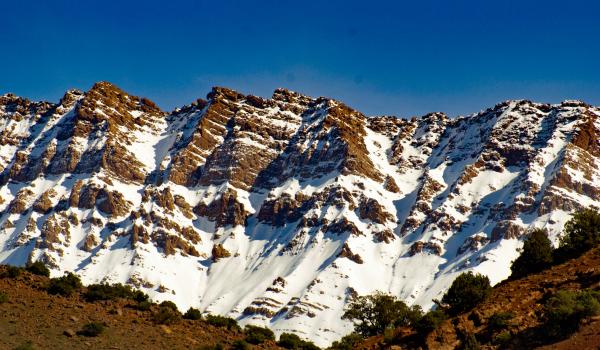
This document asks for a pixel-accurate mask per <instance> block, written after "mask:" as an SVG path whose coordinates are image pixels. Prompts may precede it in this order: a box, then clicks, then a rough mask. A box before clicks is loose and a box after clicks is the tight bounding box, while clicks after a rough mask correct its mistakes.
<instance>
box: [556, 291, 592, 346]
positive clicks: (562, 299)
mask: <svg viewBox="0 0 600 350" xmlns="http://www.w3.org/2000/svg"><path fill="white" fill-rule="evenodd" d="M599 299H600V292H598V291H592V290H582V291H567V290H561V291H558V292H557V293H555V294H554V295H553V296H551V297H550V298H548V300H547V301H546V302H545V303H544V318H545V329H546V331H547V334H548V335H549V336H551V337H556V338H560V337H562V336H565V335H568V334H571V333H573V332H575V331H576V330H577V329H578V328H579V325H580V323H581V321H582V320H583V319H585V318H587V317H591V316H596V315H598V314H600V302H598V300H599Z"/></svg>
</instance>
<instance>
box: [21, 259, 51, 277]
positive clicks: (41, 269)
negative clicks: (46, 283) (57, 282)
mask: <svg viewBox="0 0 600 350" xmlns="http://www.w3.org/2000/svg"><path fill="white" fill-rule="evenodd" d="M25 270H27V271H29V272H31V273H32V274H34V275H38V276H46V277H50V270H49V269H48V268H47V267H46V265H44V263H43V262H41V261H36V262H33V263H31V264H29V265H27V267H26V268H25Z"/></svg>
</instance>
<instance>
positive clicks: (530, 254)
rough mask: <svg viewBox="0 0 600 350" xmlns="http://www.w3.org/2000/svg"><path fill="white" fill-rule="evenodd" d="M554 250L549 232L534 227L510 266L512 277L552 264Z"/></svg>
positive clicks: (533, 271)
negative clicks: (519, 253)
mask: <svg viewBox="0 0 600 350" xmlns="http://www.w3.org/2000/svg"><path fill="white" fill-rule="evenodd" d="M553 250H554V248H553V247H552V242H550V239H548V232H547V231H546V230H543V229H534V230H533V231H531V232H530V233H529V235H528V236H527V239H525V242H523V248H522V249H521V255H519V257H518V258H517V259H516V260H515V261H513V263H512V266H511V267H510V269H511V271H512V275H511V277H512V278H521V277H524V276H527V275H529V274H532V273H537V272H540V271H542V270H544V269H547V268H548V267H550V266H552V262H553Z"/></svg>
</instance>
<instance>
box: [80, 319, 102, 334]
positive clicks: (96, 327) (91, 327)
mask: <svg viewBox="0 0 600 350" xmlns="http://www.w3.org/2000/svg"><path fill="white" fill-rule="evenodd" d="M105 328H106V326H105V325H104V324H102V323H100V322H90V323H87V324H86V325H84V326H83V328H81V330H80V331H79V332H77V334H78V335H83V336H85V337H97V336H99V335H100V334H102V333H103V332H104V329H105Z"/></svg>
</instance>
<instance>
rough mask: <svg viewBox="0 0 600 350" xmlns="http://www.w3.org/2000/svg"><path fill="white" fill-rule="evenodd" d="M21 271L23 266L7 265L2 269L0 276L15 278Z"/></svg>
mask: <svg viewBox="0 0 600 350" xmlns="http://www.w3.org/2000/svg"><path fill="white" fill-rule="evenodd" d="M22 271H23V268H21V267H18V266H12V265H7V266H6V271H4V272H3V273H2V275H0V277H2V278H17V277H19V275H20V274H21V272H22Z"/></svg>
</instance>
